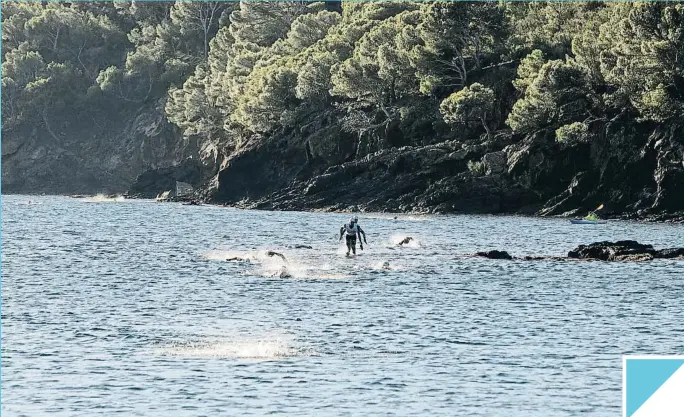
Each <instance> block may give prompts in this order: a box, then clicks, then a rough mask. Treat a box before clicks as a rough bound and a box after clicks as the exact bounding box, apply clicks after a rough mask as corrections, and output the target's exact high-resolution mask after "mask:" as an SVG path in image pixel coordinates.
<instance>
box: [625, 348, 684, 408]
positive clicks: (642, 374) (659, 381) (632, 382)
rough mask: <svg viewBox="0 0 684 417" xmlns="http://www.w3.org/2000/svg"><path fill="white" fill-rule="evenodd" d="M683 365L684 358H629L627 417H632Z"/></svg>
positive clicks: (626, 363) (627, 363)
mask: <svg viewBox="0 0 684 417" xmlns="http://www.w3.org/2000/svg"><path fill="white" fill-rule="evenodd" d="M683 365H684V358H682V359H655V358H654V359H629V358H627V359H626V361H625V368H626V369H625V371H626V375H625V379H626V381H625V389H626V390H627V391H626V401H625V403H626V404H625V406H626V408H627V413H626V415H627V417H631V416H632V415H633V414H634V413H635V412H636V411H637V410H638V409H639V407H641V406H642V405H643V404H644V403H645V402H646V400H648V399H649V398H651V395H653V394H654V393H655V392H656V391H658V388H660V387H661V386H662V385H663V384H664V383H665V381H667V380H668V379H669V378H670V377H671V376H672V374H674V373H675V372H676V371H677V369H679V368H680V367H682V366H683Z"/></svg>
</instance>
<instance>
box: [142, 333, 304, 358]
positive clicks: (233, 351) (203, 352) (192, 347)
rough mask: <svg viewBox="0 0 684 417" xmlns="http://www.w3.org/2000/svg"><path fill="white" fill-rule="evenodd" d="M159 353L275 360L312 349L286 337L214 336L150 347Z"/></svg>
mask: <svg viewBox="0 0 684 417" xmlns="http://www.w3.org/2000/svg"><path fill="white" fill-rule="evenodd" d="M153 353H154V354H156V355H161V356H177V357H184V358H197V359H201V358H215V359H246V360H277V359H285V358H290V357H296V356H307V355H311V354H312V353H313V351H312V350H310V349H303V348H297V347H295V346H294V343H293V342H292V340H291V339H289V338H267V339H241V340H214V341H201V342H175V343H171V344H168V345H166V346H162V347H159V348H156V349H154V350H153Z"/></svg>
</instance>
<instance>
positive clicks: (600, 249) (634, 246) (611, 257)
mask: <svg viewBox="0 0 684 417" xmlns="http://www.w3.org/2000/svg"><path fill="white" fill-rule="evenodd" d="M656 253H657V251H656V250H655V249H653V246H652V245H644V244H641V243H639V242H637V241H634V240H621V241H618V242H595V243H592V244H590V245H580V246H578V247H577V248H575V249H573V250H571V251H570V252H568V258H573V259H596V260H601V261H641V260H651V259H653V257H654V256H655V255H656Z"/></svg>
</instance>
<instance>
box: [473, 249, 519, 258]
mask: <svg viewBox="0 0 684 417" xmlns="http://www.w3.org/2000/svg"><path fill="white" fill-rule="evenodd" d="M476 255H477V256H480V257H483V258H489V259H508V260H510V259H513V257H512V256H511V255H509V254H508V252H506V251H502V250H490V251H487V252H477V254H476Z"/></svg>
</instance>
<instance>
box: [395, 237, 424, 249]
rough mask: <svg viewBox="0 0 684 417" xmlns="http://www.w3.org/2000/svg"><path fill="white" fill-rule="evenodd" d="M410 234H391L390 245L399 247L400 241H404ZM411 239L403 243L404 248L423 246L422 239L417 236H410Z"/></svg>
mask: <svg viewBox="0 0 684 417" xmlns="http://www.w3.org/2000/svg"><path fill="white" fill-rule="evenodd" d="M408 237H409V236H407V235H399V234H394V235H391V236H390V238H389V246H390V247H398V246H399V243H401V241H403V240H404V239H406V238H408ZM410 237H411V240H409V242H408V243H404V244H403V245H401V247H403V248H419V247H421V244H420V240H419V239H418V238H416V237H415V236H410Z"/></svg>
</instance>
